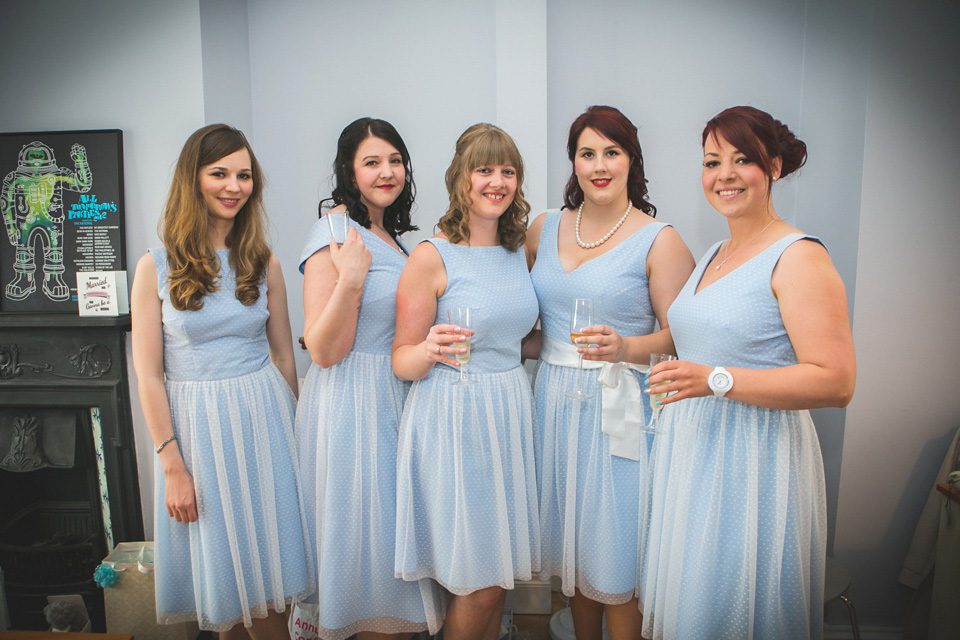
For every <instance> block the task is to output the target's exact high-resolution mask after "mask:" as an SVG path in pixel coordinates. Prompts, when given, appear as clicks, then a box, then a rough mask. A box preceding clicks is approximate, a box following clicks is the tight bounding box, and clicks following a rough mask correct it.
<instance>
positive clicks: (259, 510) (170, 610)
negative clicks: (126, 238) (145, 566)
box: [131, 124, 313, 639]
mask: <svg viewBox="0 0 960 640" xmlns="http://www.w3.org/2000/svg"><path fill="white" fill-rule="evenodd" d="M262 191H263V175H262V173H261V171H260V167H259V165H258V164H257V160H256V158H255V157H254V155H253V151H252V149H251V148H250V144H249V143H248V142H247V140H246V138H245V137H244V135H243V134H242V133H241V132H239V131H237V130H236V129H234V128H233V127H229V126H227V125H223V124H216V125H209V126H206V127H203V128H202V129H200V130H198V131H196V132H195V133H194V134H193V135H191V136H190V138H189V139H188V140H187V142H186V144H185V145H184V147H183V151H181V153H180V158H179V160H178V161H177V167H176V170H175V173H174V178H173V184H172V185H171V187H170V194H169V196H168V197H167V203H166V206H165V207H164V211H163V218H162V220H161V224H162V237H163V245H164V246H163V248H160V249H151V250H150V252H149V253H148V254H147V255H145V256H143V258H141V259H140V261H139V263H138V264H137V272H136V276H135V278H134V281H133V290H132V294H131V315H132V318H133V362H134V366H135V368H136V372H137V378H138V381H139V390H140V402H141V406H142V407H143V414H144V417H145V418H146V420H147V426H148V427H149V429H150V435H151V436H152V438H153V443H154V445H155V447H156V452H157V462H156V465H155V472H156V473H155V477H156V494H155V496H156V522H155V530H154V535H155V540H156V555H155V563H156V598H157V620H158V621H159V622H160V623H165V624H172V623H176V622H182V621H186V620H197V621H198V622H199V624H200V628H201V629H207V630H211V631H219V632H220V637H221V638H244V637H247V636H249V637H251V638H254V639H259V638H285V637H289V633H288V632H287V626H286V617H285V616H284V615H283V612H284V610H285V608H286V605H287V604H288V603H289V602H291V601H292V600H293V599H295V598H300V597H303V596H305V595H307V594H308V593H309V592H310V590H311V589H312V585H313V577H312V571H311V569H310V564H309V562H308V560H307V556H306V548H305V535H304V522H303V518H302V516H301V511H302V510H301V503H300V489H299V486H298V479H297V476H296V473H295V470H294V468H295V467H294V442H293V419H294V409H295V404H296V397H295V395H294V394H295V390H296V372H295V369H294V363H293V346H292V340H291V335H290V322H289V319H288V317H287V299H286V291H285V289H284V284H283V274H282V273H281V272H280V263H279V261H278V260H277V258H276V257H275V256H274V255H273V254H272V253H271V252H270V248H269V246H268V245H267V243H266V239H265V238H264V230H263V227H264V214H263V209H262V205H261V194H262Z"/></svg>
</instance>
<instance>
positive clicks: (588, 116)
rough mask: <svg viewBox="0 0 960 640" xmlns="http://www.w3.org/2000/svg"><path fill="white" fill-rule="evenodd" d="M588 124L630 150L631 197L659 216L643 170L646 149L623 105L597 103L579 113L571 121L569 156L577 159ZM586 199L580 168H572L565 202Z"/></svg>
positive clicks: (575, 203)
mask: <svg viewBox="0 0 960 640" xmlns="http://www.w3.org/2000/svg"><path fill="white" fill-rule="evenodd" d="M587 127H589V128H591V129H593V130H594V131H596V132H597V133H599V134H600V135H602V136H603V137H604V138H608V139H609V140H612V141H613V142H614V143H615V144H617V145H618V146H619V147H620V148H621V149H623V150H624V151H626V152H627V156H629V158H630V171H629V172H628V173H627V197H628V198H629V199H630V202H632V203H633V206H635V207H636V208H637V209H640V210H641V211H643V212H644V213H646V214H648V215H649V216H650V217H652V218H656V217H657V208H656V207H655V206H653V204H651V202H650V199H649V195H648V193H647V178H646V176H645V175H644V173H643V151H642V150H641V149H640V140H639V138H637V127H636V126H634V124H633V123H632V122H630V119H629V118H627V116H625V115H623V113H621V112H620V110H619V109H617V108H614V107H608V106H605V105H594V106H592V107H587V110H586V111H584V112H583V113H581V114H580V115H579V116H577V119H576V120H574V121H573V124H571V125H570V134H569V135H568V136H567V157H568V158H570V163H571V164H572V163H574V162H575V160H576V156H577V143H578V142H579V141H580V134H581V133H583V130H584V129H586V128H587ZM582 203H583V189H581V188H580V181H579V180H577V172H576V171H571V172H570V178H569V179H568V180H567V186H566V187H565V188H564V191H563V206H565V207H566V208H567V209H576V208H577V207H579V206H580V205H581V204H582Z"/></svg>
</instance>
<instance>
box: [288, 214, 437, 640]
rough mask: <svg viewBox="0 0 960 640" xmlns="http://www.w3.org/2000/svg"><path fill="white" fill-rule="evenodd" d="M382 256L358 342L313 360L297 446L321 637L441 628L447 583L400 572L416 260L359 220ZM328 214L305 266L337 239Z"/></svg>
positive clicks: (369, 283)
mask: <svg viewBox="0 0 960 640" xmlns="http://www.w3.org/2000/svg"><path fill="white" fill-rule="evenodd" d="M349 225H350V226H351V227H353V228H354V229H356V230H357V232H358V233H359V234H360V237H361V239H362V240H363V243H364V245H365V246H366V247H367V249H368V250H369V251H370V253H371V254H372V256H373V260H372V262H371V264H370V270H369V271H368V273H367V278H366V280H365V281H364V285H363V296H362V298H361V301H360V309H359V311H358V315H357V330H356V337H355V338H354V343H353V347H352V349H351V350H350V352H349V353H348V354H347V355H346V356H345V357H344V359H343V360H341V361H340V362H339V363H337V364H335V365H333V366H332V367H327V368H326V369H324V368H322V367H320V366H318V365H316V364H311V365H310V370H309V371H308V373H307V377H306V380H305V381H304V384H303V389H302V390H301V392H300V404H299V406H298V407H297V425H296V434H297V444H298V446H299V459H300V470H301V474H302V477H303V493H304V502H305V507H306V509H305V515H306V520H307V527H308V531H309V535H310V548H311V550H312V552H313V556H314V558H315V559H316V566H317V574H318V576H319V588H318V590H317V593H316V594H315V595H313V596H311V597H310V598H308V599H307V602H312V603H316V604H317V605H318V612H319V626H318V635H319V636H320V637H321V638H326V639H328V640H329V639H332V640H339V639H341V638H346V637H349V636H351V635H353V634H355V633H358V632H361V631H373V632H377V633H414V632H419V631H423V630H425V629H428V627H429V630H430V631H431V633H436V632H437V630H438V628H439V626H440V623H441V622H442V613H443V611H442V607H441V606H440V602H439V589H438V588H437V586H436V584H435V583H433V582H432V581H430V580H421V581H419V582H405V581H403V580H400V579H398V578H396V577H394V575H393V564H394V532H395V528H396V481H397V476H396V464H397V463H396V460H397V427H398V423H399V421H400V413H401V411H402V410H403V401H404V399H405V398H406V395H407V390H408V389H409V384H408V383H404V382H401V381H400V380H398V379H397V378H396V376H394V375H393V368H392V366H391V364H390V350H391V347H392V345H393V332H394V328H395V326H396V303H395V299H396V291H397V280H398V279H399V278H400V272H401V271H402V269H403V265H404V264H405V263H406V255H405V254H402V253H399V252H398V251H397V250H396V249H395V248H393V247H391V246H390V245H388V244H387V243H386V242H384V241H383V240H382V239H380V238H379V237H377V235H376V234H374V233H373V232H372V231H370V230H368V229H365V228H363V226H362V225H360V224H357V223H356V222H355V221H353V220H350V221H349ZM329 243H330V229H329V227H328V225H327V221H326V220H325V219H321V220H318V221H317V222H316V223H314V225H313V227H312V228H311V229H310V233H309V235H308V236H307V241H306V243H305V245H304V249H303V253H302V255H301V256H300V270H301V272H302V271H303V269H304V266H305V264H306V262H307V260H308V259H309V258H310V257H311V256H312V255H313V254H314V253H316V252H317V251H319V250H321V249H323V248H324V247H327V246H329Z"/></svg>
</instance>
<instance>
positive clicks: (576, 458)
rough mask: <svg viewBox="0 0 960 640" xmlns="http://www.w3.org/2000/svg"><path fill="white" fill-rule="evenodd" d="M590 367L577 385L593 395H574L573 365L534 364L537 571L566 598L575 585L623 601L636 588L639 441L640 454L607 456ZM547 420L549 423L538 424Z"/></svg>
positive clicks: (642, 472) (642, 479)
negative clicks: (556, 580)
mask: <svg viewBox="0 0 960 640" xmlns="http://www.w3.org/2000/svg"><path fill="white" fill-rule="evenodd" d="M598 373H599V369H587V370H585V371H584V372H583V379H582V383H581V384H582V387H583V389H584V391H586V392H587V393H589V394H591V395H592V396H593V397H592V398H590V399H587V400H574V399H571V398H568V397H566V395H565V394H566V392H567V391H569V390H572V389H574V388H576V378H577V370H576V369H573V368H570V367H563V366H557V365H552V364H547V363H545V362H541V363H540V365H539V366H538V367H537V377H536V381H535V390H536V394H535V395H536V401H537V411H538V413H539V415H541V416H542V417H543V418H542V423H541V424H540V425H538V430H537V433H538V443H537V447H538V450H539V451H541V452H542V456H543V457H542V459H543V460H544V461H551V462H550V463H547V462H544V463H543V464H542V466H541V470H540V475H539V478H540V523H541V528H542V539H543V567H542V569H541V577H544V578H547V577H550V576H559V577H560V579H561V588H562V591H563V593H564V595H566V596H568V597H569V596H573V595H574V587H576V588H577V589H579V590H580V592H581V593H582V594H583V595H585V596H586V597H588V598H590V599H591V600H595V601H597V602H603V603H605V604H623V603H625V602H629V601H630V600H631V599H632V598H633V597H634V590H635V588H636V570H635V564H636V562H635V560H636V558H637V553H638V526H637V524H638V522H639V517H640V513H641V511H642V509H645V505H644V507H641V501H642V495H641V486H644V487H645V485H646V481H647V477H648V476H647V447H646V446H644V447H642V448H641V459H640V460H629V459H627V458H621V457H618V456H612V455H610V451H609V442H608V441H609V438H608V436H606V435H605V434H604V433H603V432H602V431H601V430H600V397H601V395H602V391H601V387H600V383H599V382H597V375H598ZM626 375H635V374H633V373H628V374H626ZM646 411H649V409H646ZM644 415H646V413H645V414H644ZM548 424H549V425H553V428H549V429H548V428H544V426H543V425H548ZM644 444H646V443H644ZM554 461H555V462H554ZM643 495H644V496H645V495H646V494H645V493H644V494H643Z"/></svg>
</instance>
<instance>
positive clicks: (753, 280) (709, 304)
mask: <svg viewBox="0 0 960 640" xmlns="http://www.w3.org/2000/svg"><path fill="white" fill-rule="evenodd" d="M805 238H806V239H810V240H815V241H817V242H820V240H819V239H818V238H816V237H813V236H807V235H804V234H801V233H793V234H790V235H788V236H784V237H783V238H781V239H779V240H777V241H776V242H774V243H773V244H772V245H770V246H769V247H767V248H766V249H764V250H763V251H761V252H760V253H758V254H757V255H755V256H754V257H752V258H750V259H749V260H747V261H746V262H745V263H743V264H742V265H740V266H739V267H737V268H736V269H734V270H732V271H730V272H729V273H727V274H726V275H725V276H723V277H722V278H720V279H719V280H717V281H715V282H714V283H712V284H711V285H709V286H707V287H706V288H704V289H702V290H701V291H700V292H699V293H697V292H696V290H697V285H698V284H699V283H700V280H701V279H702V278H703V273H704V271H705V270H706V268H707V266H708V265H709V264H710V261H711V260H713V257H714V256H715V255H716V254H717V251H718V250H719V248H720V245H721V243H720V242H718V243H717V244H715V245H713V247H711V248H710V250H709V251H707V253H706V254H705V255H704V256H703V258H701V260H700V263H699V264H698V265H697V268H696V269H694V271H693V274H692V275H691V276H690V278H689V280H687V283H686V285H684V287H683V289H682V290H681V291H680V295H678V296H677V299H676V300H675V301H674V303H673V304H672V305H671V306H670V310H669V311H668V312H667V317H668V319H669V320H670V331H671V333H672V334H673V341H674V343H675V344H676V346H677V355H678V356H679V358H680V359H681V360H689V361H691V362H700V363H703V364H708V365H724V366H734V367H746V368H749V369H771V368H775V367H783V366H788V365H792V364H796V363H797V354H796V352H794V350H793V345H792V344H791V343H790V338H789V337H788V336H787V330H786V327H784V325H783V318H781V317H780V308H779V305H778V303H777V299H776V297H775V296H774V295H773V289H772V288H771V286H770V278H771V276H772V274H773V269H774V267H776V265H777V262H778V261H779V260H780V256H781V255H782V254H783V252H784V250H786V248H787V247H789V246H790V245H791V244H793V243H794V242H796V241H798V240H802V239H805Z"/></svg>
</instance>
